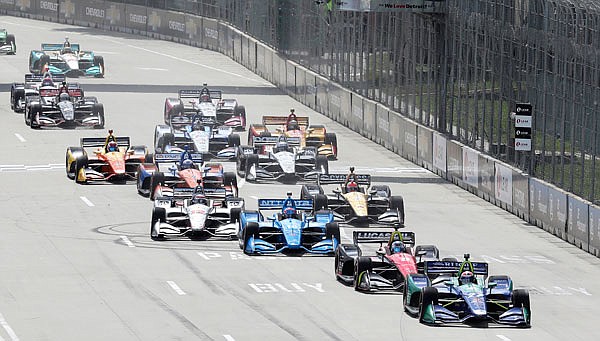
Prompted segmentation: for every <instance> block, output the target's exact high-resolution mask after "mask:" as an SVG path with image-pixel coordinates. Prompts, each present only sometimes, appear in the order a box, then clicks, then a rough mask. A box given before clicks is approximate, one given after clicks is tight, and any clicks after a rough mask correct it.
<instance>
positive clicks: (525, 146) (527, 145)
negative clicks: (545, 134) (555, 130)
mask: <svg viewBox="0 0 600 341" xmlns="http://www.w3.org/2000/svg"><path fill="white" fill-rule="evenodd" d="M515 150H521V151H531V139H515Z"/></svg>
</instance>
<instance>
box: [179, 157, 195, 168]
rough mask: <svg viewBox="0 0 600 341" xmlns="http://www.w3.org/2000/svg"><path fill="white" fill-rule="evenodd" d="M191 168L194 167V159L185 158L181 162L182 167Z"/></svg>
mask: <svg viewBox="0 0 600 341" xmlns="http://www.w3.org/2000/svg"><path fill="white" fill-rule="evenodd" d="M191 168H194V161H192V160H190V159H185V160H183V162H182V163H181V169H191Z"/></svg>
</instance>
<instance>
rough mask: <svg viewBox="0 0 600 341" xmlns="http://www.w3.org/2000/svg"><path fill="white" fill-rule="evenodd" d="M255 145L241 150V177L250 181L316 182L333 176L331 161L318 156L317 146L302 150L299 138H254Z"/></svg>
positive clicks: (239, 162) (239, 164)
mask: <svg viewBox="0 0 600 341" xmlns="http://www.w3.org/2000/svg"><path fill="white" fill-rule="evenodd" d="M253 140H254V146H240V147H239V148H238V151H237V160H236V168H237V172H238V174H240V175H241V176H244V177H245V178H246V180H248V181H256V182H258V181H265V180H267V181H273V180H278V181H283V182H295V181H297V180H306V181H315V180H316V179H317V177H318V175H319V174H327V173H329V163H328V162H329V161H328V160H327V157H326V156H324V155H317V152H316V150H315V148H314V147H307V148H303V149H299V148H298V147H299V145H300V139H299V138H297V137H290V138H288V137H286V136H279V137H276V136H268V137H256V136H255V137H254V138H253Z"/></svg>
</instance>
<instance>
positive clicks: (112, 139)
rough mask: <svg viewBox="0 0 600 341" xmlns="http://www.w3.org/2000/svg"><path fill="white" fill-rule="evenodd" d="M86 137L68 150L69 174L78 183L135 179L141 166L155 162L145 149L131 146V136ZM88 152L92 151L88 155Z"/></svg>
mask: <svg viewBox="0 0 600 341" xmlns="http://www.w3.org/2000/svg"><path fill="white" fill-rule="evenodd" d="M112 133H113V131H112V130H109V135H108V136H107V137H106V138H102V137H84V138H82V139H81V143H80V146H79V147H68V148H67V155H66V171H67V176H68V177H69V179H74V180H75V182H77V183H87V182H90V181H111V182H118V181H122V182H125V181H127V180H134V179H135V176H136V172H137V169H138V166H139V165H140V164H141V163H143V162H152V155H151V154H148V148H146V146H132V145H131V143H130V140H129V137H116V136H114V135H113V134H112ZM89 149H93V150H92V151H91V152H90V153H88V150H89Z"/></svg>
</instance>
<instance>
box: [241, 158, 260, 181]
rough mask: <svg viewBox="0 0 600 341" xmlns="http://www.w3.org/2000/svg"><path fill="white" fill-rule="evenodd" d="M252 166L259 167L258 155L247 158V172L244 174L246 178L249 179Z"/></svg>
mask: <svg viewBox="0 0 600 341" xmlns="http://www.w3.org/2000/svg"><path fill="white" fill-rule="evenodd" d="M252 165H254V166H255V167H258V155H256V154H251V155H248V156H247V157H246V172H245V173H244V176H245V177H246V178H248V173H250V169H251V167H252Z"/></svg>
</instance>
